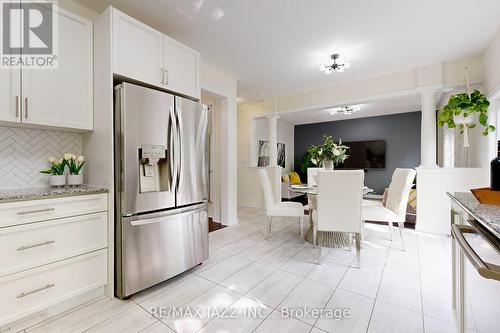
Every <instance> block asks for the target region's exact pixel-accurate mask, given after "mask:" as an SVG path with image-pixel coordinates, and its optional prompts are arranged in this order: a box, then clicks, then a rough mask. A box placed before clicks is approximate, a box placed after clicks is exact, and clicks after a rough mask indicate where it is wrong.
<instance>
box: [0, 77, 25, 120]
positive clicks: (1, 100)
mask: <svg viewBox="0 0 500 333" xmlns="http://www.w3.org/2000/svg"><path fill="white" fill-rule="evenodd" d="M20 76H21V70H19V69H0V121H10V122H19V119H20V116H21V114H20V109H19V108H20V103H21V86H20V84H21V80H20Z"/></svg>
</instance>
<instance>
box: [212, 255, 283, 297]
mask: <svg viewBox="0 0 500 333" xmlns="http://www.w3.org/2000/svg"><path fill="white" fill-rule="evenodd" d="M273 271H274V270H273V269H272V268H269V267H267V266H265V265H262V264H259V263H256V262H254V263H251V264H250V265H248V266H246V267H245V268H243V269H242V270H241V271H239V272H237V273H236V274H234V275H231V276H230V277H228V278H227V279H225V280H224V281H222V282H221V283H220V285H222V286H224V287H226V288H228V289H230V290H234V291H236V292H238V293H240V294H242V295H244V294H246V293H247V292H248V291H249V290H250V289H252V288H253V287H255V286H256V285H257V284H258V283H259V282H261V281H262V280H264V279H265V278H266V277H267V276H269V275H270V274H271V273H272V272H273Z"/></svg>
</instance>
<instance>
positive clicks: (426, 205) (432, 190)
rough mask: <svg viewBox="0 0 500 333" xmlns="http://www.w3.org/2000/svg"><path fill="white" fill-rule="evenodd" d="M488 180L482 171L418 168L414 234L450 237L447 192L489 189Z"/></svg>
mask: <svg viewBox="0 0 500 333" xmlns="http://www.w3.org/2000/svg"><path fill="white" fill-rule="evenodd" d="M488 179H489V174H488V173H485V169H483V168H451V169H450V168H417V224H416V230H418V231H422V232H429V233H434V234H440V235H449V234H450V223H451V222H450V218H451V217H450V209H451V202H450V198H449V197H448V196H447V195H446V192H451V193H453V192H468V191H469V190H470V189H471V188H480V187H488ZM422 193H424V195H422Z"/></svg>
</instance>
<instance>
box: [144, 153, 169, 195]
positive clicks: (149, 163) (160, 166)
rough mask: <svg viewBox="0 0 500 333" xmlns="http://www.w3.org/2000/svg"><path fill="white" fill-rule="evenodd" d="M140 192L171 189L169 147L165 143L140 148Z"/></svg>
mask: <svg viewBox="0 0 500 333" xmlns="http://www.w3.org/2000/svg"><path fill="white" fill-rule="evenodd" d="M138 155H139V165H138V166H139V192H140V193H145V192H160V191H169V188H170V186H169V181H168V179H169V176H168V173H169V170H168V163H167V158H166V157H167V149H166V147H165V146H163V145H142V146H141V148H139V154H138Z"/></svg>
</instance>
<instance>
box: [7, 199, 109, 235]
mask: <svg viewBox="0 0 500 333" xmlns="http://www.w3.org/2000/svg"><path fill="white" fill-rule="evenodd" d="M107 198H108V195H107V194H106V193H103V194H92V195H80V196H74V197H64V198H52V199H39V200H28V201H18V202H6V203H1V204H0V228H3V227H10V226H14V225H20V224H26V223H33V222H40V221H48V220H54V219H60V218H63V217H71V216H78V215H84V214H92V213H99V212H104V211H106V210H107V209H108V208H107V205H108V199H107Z"/></svg>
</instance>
